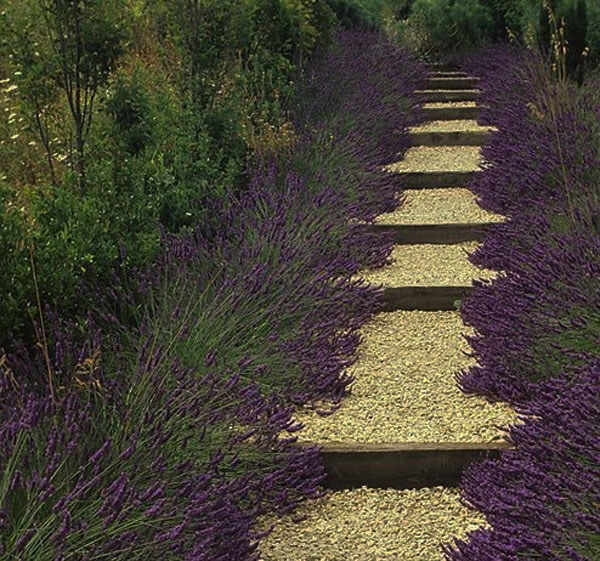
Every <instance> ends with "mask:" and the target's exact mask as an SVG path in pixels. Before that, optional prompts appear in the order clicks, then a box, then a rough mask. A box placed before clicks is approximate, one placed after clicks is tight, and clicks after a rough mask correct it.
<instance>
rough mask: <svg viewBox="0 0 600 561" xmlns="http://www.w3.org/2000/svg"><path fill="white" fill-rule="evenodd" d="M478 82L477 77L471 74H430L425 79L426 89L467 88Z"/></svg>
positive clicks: (474, 86) (475, 85)
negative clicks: (441, 75)
mask: <svg viewBox="0 0 600 561" xmlns="http://www.w3.org/2000/svg"><path fill="white" fill-rule="evenodd" d="M478 84H479V78H475V77H473V76H443V77H440V76H435V77H434V76H430V77H429V78H427V81H426V85H427V89H428V90H469V89H472V88H476V87H477V85H478Z"/></svg>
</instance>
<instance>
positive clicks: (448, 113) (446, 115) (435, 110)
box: [421, 107, 481, 121]
mask: <svg viewBox="0 0 600 561" xmlns="http://www.w3.org/2000/svg"><path fill="white" fill-rule="evenodd" d="M421 111H422V112H423V116H424V117H425V118H426V119H427V120H429V121H452V120H454V119H463V120H464V119H475V120H477V118H478V117H479V113H480V112H481V108H480V107H422V108H421Z"/></svg>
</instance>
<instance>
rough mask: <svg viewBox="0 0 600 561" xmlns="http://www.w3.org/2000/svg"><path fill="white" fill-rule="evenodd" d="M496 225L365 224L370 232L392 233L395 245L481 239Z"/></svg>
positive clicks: (461, 241) (444, 243) (451, 242)
mask: <svg viewBox="0 0 600 561" xmlns="http://www.w3.org/2000/svg"><path fill="white" fill-rule="evenodd" d="M494 226H496V223H484V224H478V223H474V224H468V223H466V224H372V225H367V226H365V230H367V231H368V232H370V233H376V234H387V233H389V232H391V233H392V234H393V235H394V243H395V244H396V245H414V244H442V245H448V244H456V243H463V242H473V241H482V240H483V239H484V238H485V236H486V235H487V234H488V233H489V232H490V231H491V230H492V229H493V228H494Z"/></svg>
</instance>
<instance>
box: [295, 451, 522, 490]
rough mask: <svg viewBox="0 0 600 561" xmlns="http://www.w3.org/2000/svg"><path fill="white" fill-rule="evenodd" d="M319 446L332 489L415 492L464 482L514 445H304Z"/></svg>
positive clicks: (328, 484) (329, 486)
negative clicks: (471, 470)
mask: <svg viewBox="0 0 600 561" xmlns="http://www.w3.org/2000/svg"><path fill="white" fill-rule="evenodd" d="M315 444H316V445H317V446H319V447H320V450H321V458H322V460H323V465H324V466H325V471H326V473H327V478H326V479H325V481H324V483H323V486H324V487H326V488H327V489H350V488H355V487H362V486H366V487H380V488H385V487H388V488H394V489H410V488H420V487H433V486H435V485H444V486H448V487H455V486H458V485H459V484H460V479H461V477H462V474H463V472H464V470H465V469H466V468H467V467H468V466H469V465H471V464H472V463H474V462H477V461H480V460H483V459H484V458H486V457H487V458H498V457H499V456H500V452H501V451H502V450H508V449H510V448H512V446H511V445H510V444H509V443H508V442H473V443H472V442H391V443H373V442H324V443H318V442H317V443H315V442H302V443H300V444H298V445H299V446H312V445H315Z"/></svg>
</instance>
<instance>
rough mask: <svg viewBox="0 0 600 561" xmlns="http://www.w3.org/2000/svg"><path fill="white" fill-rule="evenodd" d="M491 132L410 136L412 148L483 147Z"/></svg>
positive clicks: (453, 132) (426, 133)
mask: <svg viewBox="0 0 600 561" xmlns="http://www.w3.org/2000/svg"><path fill="white" fill-rule="evenodd" d="M490 136H491V132H490V131H486V130H483V131H441V132H425V131H416V132H411V133H409V135H408V138H409V141H410V145H411V146H483V145H484V144H485V143H486V142H487V141H488V140H489V139H490Z"/></svg>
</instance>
